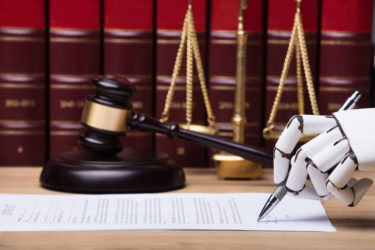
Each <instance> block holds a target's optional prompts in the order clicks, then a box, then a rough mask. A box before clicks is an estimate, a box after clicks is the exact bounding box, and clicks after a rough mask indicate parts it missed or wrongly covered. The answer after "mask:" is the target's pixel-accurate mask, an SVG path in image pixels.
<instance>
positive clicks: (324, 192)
mask: <svg viewBox="0 0 375 250" xmlns="http://www.w3.org/2000/svg"><path fill="white" fill-rule="evenodd" d="M307 172H308V174H309V176H310V180H311V182H312V184H313V185H314V188H315V190H316V192H317V194H318V195H319V196H320V198H321V199H323V200H328V199H330V198H331V197H332V195H331V193H330V192H329V190H328V189H327V186H326V185H327V179H328V173H322V172H321V171H320V170H319V169H318V168H317V167H316V166H315V165H314V164H313V163H312V162H310V164H308V165H307Z"/></svg>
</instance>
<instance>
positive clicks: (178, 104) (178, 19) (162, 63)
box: [155, 0, 207, 166]
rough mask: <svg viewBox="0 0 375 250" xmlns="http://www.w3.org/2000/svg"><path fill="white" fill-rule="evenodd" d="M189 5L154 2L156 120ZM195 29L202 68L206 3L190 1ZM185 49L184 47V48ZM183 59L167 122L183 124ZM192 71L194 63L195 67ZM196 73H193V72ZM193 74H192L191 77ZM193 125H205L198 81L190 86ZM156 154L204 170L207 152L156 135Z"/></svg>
mask: <svg viewBox="0 0 375 250" xmlns="http://www.w3.org/2000/svg"><path fill="white" fill-rule="evenodd" d="M187 7H188V1H185V0H175V1H170V0H158V1H157V7H156V10H157V14H156V19H157V21H156V22H157V45H156V76H157V79H156V116H157V117H161V114H162V111H163V109H164V104H165V99H166V96H167V92H168V89H169V86H170V83H171V79H172V72H173V66H174V62H175V59H176V55H177V50H178V47H179V44H180V37H181V33H182V28H183V27H182V26H183V21H184V17H185V13H186V11H187ZM192 8H193V15H194V22H195V28H196V31H197V36H198V40H199V41H198V42H199V47H200V54H201V56H202V60H203V65H204V64H205V58H204V55H205V46H206V0H192ZM185 49H186V46H185ZM185 65H186V59H185V58H184V59H183V63H182V66H181V70H180V77H179V78H178V80H177V83H176V89H175V93H174V99H173V103H172V105H171V109H170V115H169V121H171V122H176V123H186V118H185V111H186V109H185V106H186V101H185V99H186V88H185V84H186V70H185ZM194 67H195V63H194ZM194 71H195V72H196V70H195V69H194ZM194 74H195V73H194ZM193 85H194V87H193V111H192V116H193V123H194V124H205V111H204V110H205V109H204V102H203V97H202V92H201V89H200V85H199V81H198V77H197V76H196V75H195V76H194V83H193ZM155 146H156V150H157V151H160V152H166V153H168V154H169V155H170V157H171V158H172V159H174V160H175V161H176V162H178V163H179V164H181V165H183V166H205V165H207V164H206V151H207V150H206V149H205V148H204V147H202V146H199V145H196V144H192V143H190V142H187V141H182V140H170V139H169V138H167V137H166V136H161V135H157V136H156V140H155Z"/></svg>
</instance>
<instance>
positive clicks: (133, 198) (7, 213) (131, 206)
mask: <svg viewBox="0 0 375 250" xmlns="http://www.w3.org/2000/svg"><path fill="white" fill-rule="evenodd" d="M268 196H269V194H264V193H222V194H216V193H163V194H126V195H123V194H121V195H22V194H0V231H50V230H52V231H55V230H59V231H67V230H72V231H76V230H285V231H326V232H334V231H335V228H334V227H333V226H332V224H331V223H330V221H329V219H328V217H327V215H326V213H325V211H324V208H323V206H322V205H321V203H320V202H319V201H315V200H303V199H297V198H291V197H285V199H284V200H283V201H282V202H280V203H279V206H277V207H276V208H275V209H274V210H273V211H272V213H271V214H270V215H269V216H268V217H266V218H265V219H264V221H263V222H257V217H258V215H259V212H260V210H261V208H262V206H263V205H264V203H265V201H266V200H267V198H268Z"/></svg>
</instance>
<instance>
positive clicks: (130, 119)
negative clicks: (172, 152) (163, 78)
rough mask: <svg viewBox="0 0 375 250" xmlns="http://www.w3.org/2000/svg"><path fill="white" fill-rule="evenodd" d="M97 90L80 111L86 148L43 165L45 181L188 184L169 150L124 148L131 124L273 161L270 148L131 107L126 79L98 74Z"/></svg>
mask: <svg viewBox="0 0 375 250" xmlns="http://www.w3.org/2000/svg"><path fill="white" fill-rule="evenodd" d="M93 88H94V93H93V94H91V95H89V96H88V97H87V98H86V101H85V106H84V109H83V112H82V120H81V122H82V124H83V126H84V130H83V131H82V132H81V133H80V134H79V136H78V142H79V143H80V144H81V145H82V146H83V148H84V149H86V150H81V151H78V152H74V151H72V152H64V153H61V154H60V155H58V156H57V157H56V158H55V159H53V160H51V161H49V162H48V163H47V164H46V165H45V167H44V168H43V171H42V174H41V178H40V181H41V183H42V186H44V187H47V188H51V189H57V190H62V191H69V192H85V193H114V192H116V193H118V192H148V191H150V192H155V191H164V190H170V189H176V188H180V187H183V186H184V185H185V175H184V171H183V169H182V168H181V166H178V165H177V164H175V163H174V161H172V160H171V159H169V157H168V155H166V154H165V153H158V152H143V151H134V150H129V149H123V147H122V144H121V141H120V137H121V136H124V135H126V131H127V128H128V127H129V128H131V129H136V130H141V131H149V132H153V133H159V134H164V135H166V136H168V137H169V138H180V139H183V140H188V141H191V142H195V143H198V144H201V145H204V146H208V147H214V148H217V149H220V150H223V151H225V152H228V153H231V154H234V155H237V156H241V157H243V158H245V159H247V160H251V161H253V162H256V163H259V164H262V165H267V166H272V163H273V156H272V153H271V152H269V151H267V150H265V149H263V148H258V147H254V146H249V145H244V144H241V143H236V142H233V141H228V140H224V139H220V138H216V137H213V136H209V135H205V134H200V133H197V132H193V131H190V130H187V129H182V128H180V127H179V126H178V125H177V124H165V123H162V122H159V121H158V120H156V119H154V118H152V117H150V116H148V115H145V114H140V113H137V112H135V111H133V110H132V104H131V102H130V101H129V100H130V98H131V97H132V96H133V95H135V93H136V90H135V88H134V86H133V85H132V84H131V83H130V82H129V81H128V80H127V79H125V78H119V77H114V78H105V77H97V78H95V79H94V80H93Z"/></svg>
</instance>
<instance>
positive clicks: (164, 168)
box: [40, 150, 185, 193]
mask: <svg viewBox="0 0 375 250" xmlns="http://www.w3.org/2000/svg"><path fill="white" fill-rule="evenodd" d="M40 182H41V184H42V186H43V187H45V188H48V189H53V190H59V191H64V192H77V193H140V192H160V191H168V190H172V189H178V188H182V187H184V186H185V174H184V171H183V169H182V168H181V167H180V166H178V165H177V164H176V163H175V162H173V161H172V160H171V159H170V158H169V157H168V155H167V154H164V153H153V152H145V151H135V150H123V151H122V152H120V153H118V154H117V155H116V156H102V155H98V154H94V153H90V152H87V151H72V152H65V153H62V154H60V155H58V156H57V157H56V158H55V159H53V160H51V161H49V162H48V163H47V164H46V165H45V166H44V168H43V171H42V173H41V176H40Z"/></svg>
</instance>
